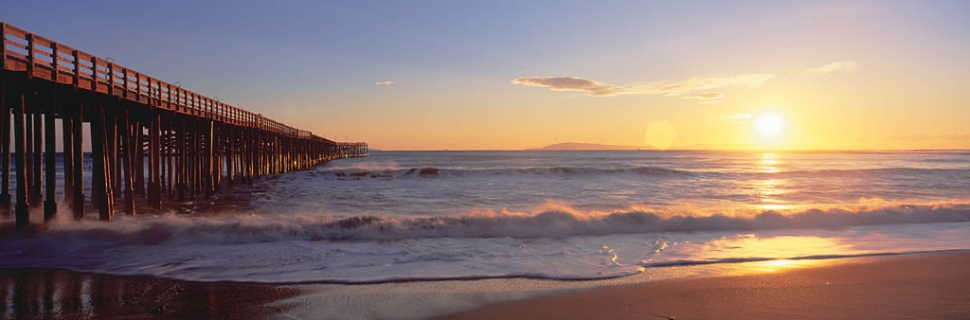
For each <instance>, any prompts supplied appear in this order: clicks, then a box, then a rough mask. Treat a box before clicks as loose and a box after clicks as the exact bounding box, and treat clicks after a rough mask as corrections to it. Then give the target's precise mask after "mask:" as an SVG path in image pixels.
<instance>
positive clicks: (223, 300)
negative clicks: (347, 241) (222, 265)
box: [0, 251, 970, 319]
mask: <svg viewBox="0 0 970 320" xmlns="http://www.w3.org/2000/svg"><path fill="white" fill-rule="evenodd" d="M780 261H781V262H779V261H763V262H749V263H739V264H734V265H727V266H725V265H720V266H717V267H716V268H717V269H716V271H715V272H710V271H703V272H696V271H690V270H680V271H679V272H681V273H685V274H691V273H693V274H694V275H693V276H686V277H681V278H675V279H668V280H659V281H644V282H637V281H641V280H637V279H636V276H634V277H631V278H630V279H628V280H629V281H626V280H622V279H620V280H619V281H616V282H614V283H619V284H606V285H596V282H595V281H594V282H590V284H591V285H592V286H591V287H588V288H583V287H584V286H585V285H584V284H583V283H581V282H579V283H576V282H569V283H567V285H566V286H565V287H567V288H564V289H559V290H546V291H538V292H529V291H530V290H528V289H522V288H523V287H522V286H518V287H517V286H508V287H509V288H518V289H513V291H507V292H495V290H494V289H489V290H488V291H489V292H491V295H489V294H485V293H480V296H481V297H486V299H485V300H486V301H487V300H488V299H489V298H488V297H493V298H494V297H502V298H497V299H495V301H498V302H496V303H494V304H486V305H484V306H482V307H479V308H474V309H470V310H463V311H457V312H456V313H453V314H450V315H446V314H447V313H451V312H455V311H456V309H459V310H460V309H462V308H471V307H472V305H471V304H464V305H448V303H447V301H441V303H438V304H436V303H433V302H425V303H424V308H425V310H415V309H414V308H408V307H404V308H401V309H400V311H401V312H398V313H396V314H395V313H388V312H389V310H392V309H393V306H390V305H391V304H393V303H394V302H393V301H402V299H401V297H402V296H407V299H410V300H412V301H419V300H421V299H422V297H424V298H432V299H433V298H435V297H440V296H441V295H440V293H443V292H441V291H442V289H441V288H446V287H448V285H447V284H444V283H442V282H435V281H430V282H417V283H416V282H409V283H390V284H372V285H340V286H334V285H328V284H298V285H296V284H292V285H273V284H247V283H229V282H215V283H209V282H194V281H179V280H168V279H159V278H154V277H126V276H111V275H101V274H90V273H78V272H71V271H66V270H58V269H2V270H0V288H2V290H0V301H2V302H3V306H4V307H3V308H0V318H3V319H31V318H60V319H66V318H124V319H152V318H163V319H202V318H206V319H210V318H211V319H294V318H295V319H321V318H327V319H338V318H345V319H366V318H372V319H419V318H439V319H669V318H671V317H673V318H676V319H913V318H918V319H966V318H967V317H970V288H968V287H967V285H966V284H967V283H970V269H968V268H967V267H966V266H968V265H970V251H955V252H939V253H920V254H905V255H889V256H875V257H857V258H845V259H825V260H812V261H798V260H780ZM710 267H711V266H689V267H669V268H680V269H705V268H707V269H710ZM490 281H491V282H495V281H496V280H494V279H493V280H468V281H449V282H453V283H455V282H462V284H461V285H467V286H471V287H475V286H476V285H478V284H476V283H485V282H490ZM501 281H504V282H516V281H522V280H515V279H504V280H501ZM629 282H633V283H629ZM368 287H370V288H368ZM391 287H405V289H403V290H393V289H392V290H386V289H387V288H391ZM481 287H482V288H484V287H491V288H494V287H495V286H494V283H492V284H489V285H482V286H481ZM415 288H422V289H415ZM367 290H374V291H382V292H384V294H383V295H381V296H380V298H379V299H375V298H374V297H370V298H362V297H358V298H361V299H353V297H352V298H349V299H348V298H346V297H344V298H343V300H344V303H347V304H365V305H353V306H346V305H345V306H341V308H343V310H350V311H346V312H347V313H344V314H338V313H339V312H338V313H334V312H333V311H334V308H333V307H332V306H333V305H334V304H335V303H336V304H339V303H340V301H336V302H335V301H332V299H328V298H327V297H331V298H332V297H333V296H332V295H321V293H324V292H331V293H332V292H334V291H344V292H345V293H347V294H349V295H350V296H353V295H355V294H354V293H353V292H366V291H367ZM514 290H522V291H523V292H514ZM445 293H446V292H445ZM360 295H361V296H363V295H366V294H360ZM501 300H505V301H501ZM338 309H339V308H338ZM377 309H383V311H379V310H377ZM328 310H329V311H330V312H328Z"/></svg>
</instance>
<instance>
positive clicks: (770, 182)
mask: <svg viewBox="0 0 970 320" xmlns="http://www.w3.org/2000/svg"><path fill="white" fill-rule="evenodd" d="M781 164H782V162H781V159H779V157H778V154H776V153H771V152H768V153H763V154H761V160H760V161H759V162H758V171H759V172H762V173H779V172H781V168H780V165H781ZM754 183H755V185H754V188H755V192H756V194H757V195H758V197H759V198H760V200H761V203H762V204H761V205H760V206H758V207H759V208H760V209H762V210H787V209H790V208H791V206H790V205H787V204H785V201H784V200H781V199H778V197H779V196H782V195H785V194H786V193H788V192H787V191H786V190H785V189H783V187H784V186H785V185H787V184H788V181H787V180H783V179H775V177H774V175H772V178H770V179H763V180H758V181H755V182H754Z"/></svg>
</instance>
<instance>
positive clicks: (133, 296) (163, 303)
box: [0, 269, 299, 319]
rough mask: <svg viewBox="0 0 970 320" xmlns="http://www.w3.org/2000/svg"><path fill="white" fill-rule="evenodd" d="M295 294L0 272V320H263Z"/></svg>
mask: <svg viewBox="0 0 970 320" xmlns="http://www.w3.org/2000/svg"><path fill="white" fill-rule="evenodd" d="M298 292H299V291H297V290H295V289H290V288H286V287H280V286H269V285H257V284H237V283H202V282H188V281H176V280H167V279H158V278H151V277H124V276H107V275H99V274H89V273H79V272H72V271H66V270H58V269H0V303H3V305H0V319H90V318H95V319H106V318H107V319H266V318H273V317H274V316H275V315H278V314H280V313H281V312H282V310H281V309H278V308H273V307H269V306H267V304H268V303H270V302H273V301H278V300H281V299H285V298H288V297H291V296H293V295H296V294H297V293H298Z"/></svg>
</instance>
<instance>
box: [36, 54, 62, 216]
mask: <svg viewBox="0 0 970 320" xmlns="http://www.w3.org/2000/svg"><path fill="white" fill-rule="evenodd" d="M55 53H56V52H55ZM54 72H55V73H56V72H57V71H56V70H54ZM55 108H57V92H56V91H53V90H52V91H51V99H50V105H49V106H47V108H46V111H47V112H46V114H45V115H44V171H45V180H46V181H45V185H44V186H45V187H46V188H45V190H44V195H45V196H46V199H45V201H44V221H48V220H50V219H52V218H54V215H56V214H57V202H56V201H55V200H54V196H55V193H56V190H57V172H56V171H57V167H56V163H57V159H56V156H57V144H56V143H55V141H57V138H55V137H54V114H55ZM38 115H39V114H38ZM38 140H40V139H38Z"/></svg>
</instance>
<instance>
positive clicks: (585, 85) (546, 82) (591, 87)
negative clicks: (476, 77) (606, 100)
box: [512, 77, 623, 96]
mask: <svg viewBox="0 0 970 320" xmlns="http://www.w3.org/2000/svg"><path fill="white" fill-rule="evenodd" d="M512 84H519V85H523V86H528V87H547V88H549V89H550V90H552V91H582V92H586V93H588V94H589V95H591V96H615V95H618V94H623V88H621V87H618V86H616V85H612V84H608V83H600V82H596V81H593V80H587V79H583V78H574V77H526V78H516V79H512Z"/></svg>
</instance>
